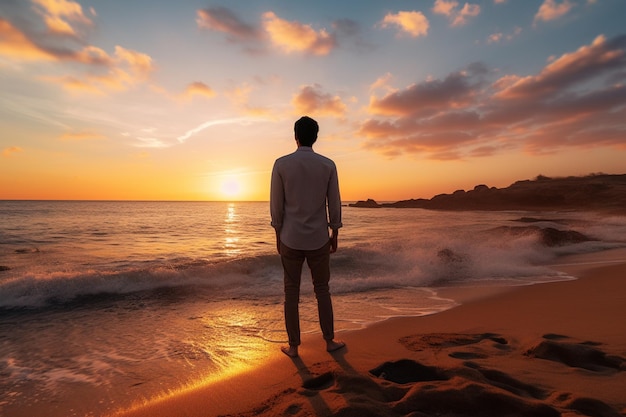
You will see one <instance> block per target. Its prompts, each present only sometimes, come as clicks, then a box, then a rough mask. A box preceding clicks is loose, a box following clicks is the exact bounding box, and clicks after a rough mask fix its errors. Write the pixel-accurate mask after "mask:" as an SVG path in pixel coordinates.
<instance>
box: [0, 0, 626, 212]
mask: <svg viewBox="0 0 626 417" xmlns="http://www.w3.org/2000/svg"><path fill="white" fill-rule="evenodd" d="M624 16H626V1H624V0H545V1H544V0H483V1H479V0H475V1H470V2H467V3H466V2H463V1H454V0H436V1H435V0H413V1H400V0H397V1H395V0H394V1H356V0H341V1H337V0H334V1H326V0H318V1H310V2H304V1H289V0H284V1H280V0H260V1H247V0H239V1H225V0H220V1H213V0H189V1H188V0H181V1H170V0H167V1H162V0H90V1H82V0H81V1H71V0H0V91H1V92H2V93H1V94H0V199H103V200H109V199H125V200H126V199H131V200H267V199H268V197H269V177H270V172H271V168H272V164H273V162H274V160H275V159H276V158H277V157H279V156H281V155H283V154H286V153H289V152H292V151H293V150H294V149H295V142H294V140H293V123H294V121H295V120H296V119H297V118H299V117H300V116H301V115H305V114H306V115H309V116H311V117H313V118H315V119H317V120H318V122H319V124H320V136H319V140H318V143H317V144H316V145H315V146H314V149H315V150H316V151H317V152H319V153H321V154H324V155H326V156H328V157H330V158H332V159H334V160H335V162H336V163H337V166H338V170H339V179H340V187H341V192H342V197H343V200H345V201H349V200H360V199H365V198H374V199H376V200H377V201H396V200H402V199H408V198H418V197H423V198H430V197H432V196H433V195H436V194H439V193H451V192H453V191H455V190H457V189H466V190H467V189H471V188H473V187H474V186H475V185H477V184H486V185H488V186H495V187H505V186H508V185H510V184H511V183H512V182H514V181H516V180H521V179H532V178H535V177H536V176H537V175H539V174H542V175H546V176H569V175H586V174H589V173H596V172H604V173H609V174H617V173H626V85H625V82H626V24H625V17H624Z"/></svg>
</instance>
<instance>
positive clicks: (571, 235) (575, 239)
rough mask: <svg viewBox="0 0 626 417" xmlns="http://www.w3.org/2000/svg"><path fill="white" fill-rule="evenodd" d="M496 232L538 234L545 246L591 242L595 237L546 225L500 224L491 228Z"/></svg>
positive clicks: (520, 234)
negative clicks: (512, 225) (543, 226)
mask: <svg viewBox="0 0 626 417" xmlns="http://www.w3.org/2000/svg"><path fill="white" fill-rule="evenodd" d="M493 230H494V231H497V232H506V233H509V234H511V235H513V236H516V237H517V236H525V235H530V234H537V235H539V241H540V242H541V243H542V244H544V245H545V246H550V247H553V246H564V245H571V244H574V243H582V242H591V241H594V240H596V239H592V238H590V237H588V236H585V235H583V234H582V233H580V232H577V231H575V230H558V229H555V228H553V227H546V228H544V229H542V228H540V227H538V226H515V227H509V226H501V227H496V228H495V229H493Z"/></svg>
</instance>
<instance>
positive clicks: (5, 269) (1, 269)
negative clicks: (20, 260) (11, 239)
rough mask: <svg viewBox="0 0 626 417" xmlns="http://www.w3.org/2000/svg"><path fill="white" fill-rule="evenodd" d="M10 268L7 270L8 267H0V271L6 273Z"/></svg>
mask: <svg viewBox="0 0 626 417" xmlns="http://www.w3.org/2000/svg"><path fill="white" fill-rule="evenodd" d="M10 269H11V268H9V267H8V266H4V265H0V271H8V270H10Z"/></svg>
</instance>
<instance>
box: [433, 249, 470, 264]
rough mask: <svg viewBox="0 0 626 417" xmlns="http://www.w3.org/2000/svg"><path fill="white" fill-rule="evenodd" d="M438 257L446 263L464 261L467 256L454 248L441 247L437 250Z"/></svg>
mask: <svg viewBox="0 0 626 417" xmlns="http://www.w3.org/2000/svg"><path fill="white" fill-rule="evenodd" d="M437 257H438V258H439V259H441V260H442V261H443V262H444V263H450V262H463V261H464V260H465V258H464V257H463V256H462V255H459V254H458V253H456V252H454V251H453V250H452V249H448V248H445V249H441V250H440V251H439V252H437Z"/></svg>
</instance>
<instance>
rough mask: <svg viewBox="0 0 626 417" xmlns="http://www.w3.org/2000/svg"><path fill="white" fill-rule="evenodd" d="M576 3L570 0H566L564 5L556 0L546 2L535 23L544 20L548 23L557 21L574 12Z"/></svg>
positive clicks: (536, 16) (540, 8)
mask: <svg viewBox="0 0 626 417" xmlns="http://www.w3.org/2000/svg"><path fill="white" fill-rule="evenodd" d="M573 7H574V3H572V2H570V1H569V0H564V1H563V2H562V3H557V2H556V1H555V0H545V1H544V2H543V3H542V4H541V6H539V10H538V11H537V14H536V15H535V21H537V20H543V21H544V22H548V21H550V20H556V19H558V18H560V17H563V16H564V15H566V14H567V13H569V12H570V10H572V8H573Z"/></svg>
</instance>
